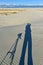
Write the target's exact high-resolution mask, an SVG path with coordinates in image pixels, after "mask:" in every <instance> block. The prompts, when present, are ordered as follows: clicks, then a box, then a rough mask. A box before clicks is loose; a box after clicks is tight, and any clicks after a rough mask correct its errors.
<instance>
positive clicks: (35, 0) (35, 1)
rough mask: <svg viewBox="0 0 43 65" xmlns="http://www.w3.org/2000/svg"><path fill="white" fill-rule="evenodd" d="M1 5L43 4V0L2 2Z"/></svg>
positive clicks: (10, 0)
mask: <svg viewBox="0 0 43 65" xmlns="http://www.w3.org/2000/svg"><path fill="white" fill-rule="evenodd" d="M0 4H43V0H0Z"/></svg>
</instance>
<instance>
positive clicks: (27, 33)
mask: <svg viewBox="0 0 43 65" xmlns="http://www.w3.org/2000/svg"><path fill="white" fill-rule="evenodd" d="M30 26H31V24H27V25H26V30H25V37H24V42H23V48H22V54H21V58H20V62H19V65H24V60H25V54H26V47H27V44H28V59H27V65H33V61H32V37H31V28H30Z"/></svg>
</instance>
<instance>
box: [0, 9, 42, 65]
mask: <svg viewBox="0 0 43 65" xmlns="http://www.w3.org/2000/svg"><path fill="white" fill-rule="evenodd" d="M27 22H29V23H31V30H32V56H33V65H43V9H25V11H23V12H20V13H17V14H10V15H7V16H6V15H1V14H0V55H2V56H3V57H4V56H5V54H6V52H7V51H8V50H9V48H10V47H11V45H12V44H13V43H14V42H15V40H16V38H17V34H18V33H19V32H22V39H21V40H19V43H18V46H17V50H16V54H15V58H14V64H15V65H18V64H19V60H20V56H21V51H22V45H23V40H24V33H25V27H26V24H25V23H27ZM22 24H23V25H22ZM15 25H17V26H15ZM27 48H28V47H27ZM27 53H28V52H27V50H26V58H25V65H27ZM8 57H9V56H8ZM7 59H8V58H7ZM7 59H6V60H7ZM7 62H9V61H8V60H7ZM4 65H5V64H4Z"/></svg>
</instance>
